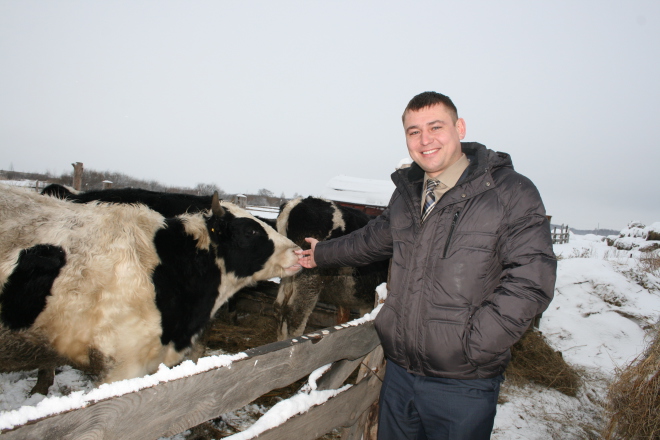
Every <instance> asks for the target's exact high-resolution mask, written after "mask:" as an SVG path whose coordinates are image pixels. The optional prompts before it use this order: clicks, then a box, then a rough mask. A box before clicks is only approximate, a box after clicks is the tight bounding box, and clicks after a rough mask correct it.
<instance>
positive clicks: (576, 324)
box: [493, 235, 660, 440]
mask: <svg viewBox="0 0 660 440" xmlns="http://www.w3.org/2000/svg"><path fill="white" fill-rule="evenodd" d="M602 239H603V237H598V236H594V235H586V236H577V235H572V236H571V239H570V243H569V244H561V245H555V253H556V254H557V255H558V257H560V258H561V259H560V261H559V265H558V273H557V286H556V289H555V298H554V300H553V301H552V303H551V304H550V307H549V308H548V310H547V311H546V312H545V313H544V314H543V318H542V320H541V325H540V330H541V331H542V332H543V335H544V336H545V337H546V338H547V339H548V341H549V343H550V344H551V346H552V347H553V348H554V349H556V350H559V351H561V352H562V354H563V357H564V359H565V360H566V361H567V362H568V363H569V364H571V365H573V366H575V367H577V368H578V369H579V370H580V371H582V378H583V382H584V383H583V385H582V387H581V389H580V391H579V392H578V395H577V397H575V398H573V397H568V396H565V395H563V394H561V393H559V392H557V391H554V390H548V389H544V388H542V387H538V386H533V385H530V386H526V387H524V388H517V387H512V386H507V384H506V382H505V385H504V388H503V395H504V396H506V398H507V400H508V401H507V402H506V403H504V404H502V405H500V406H499V407H498V413H497V417H496V418H495V429H494V434H493V439H498V440H518V439H519V440H523V439H524V440H545V439H585V438H598V437H597V436H596V435H595V434H596V433H597V432H598V431H599V429H600V428H602V426H603V422H604V414H603V412H602V403H603V401H604V400H605V396H606V392H607V386H608V384H609V382H610V381H611V380H612V379H613V377H614V374H615V370H616V368H617V367H625V365H626V364H627V363H628V362H629V361H631V360H632V359H633V358H634V357H635V356H637V355H638V354H640V353H641V352H642V351H643V349H644V346H645V336H646V330H647V329H648V328H649V327H650V326H651V325H653V324H655V323H657V322H658V320H659V318H660V289H659V287H660V283H659V282H660V279H659V278H658V277H657V275H658V274H657V273H656V276H653V275H650V274H643V273H640V272H639V270H638V264H639V252H638V251H619V250H617V249H615V248H612V247H608V246H607V245H606V244H605V243H604V242H603V241H602ZM640 281H641V282H643V283H644V284H646V285H647V286H650V288H645V287H642V286H641V285H640V284H639V282H640Z"/></svg>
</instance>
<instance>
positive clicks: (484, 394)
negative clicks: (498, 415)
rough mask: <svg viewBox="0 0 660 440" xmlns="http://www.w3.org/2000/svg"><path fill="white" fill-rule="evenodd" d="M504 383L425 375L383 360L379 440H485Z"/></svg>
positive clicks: (490, 428) (500, 379)
mask: <svg viewBox="0 0 660 440" xmlns="http://www.w3.org/2000/svg"><path fill="white" fill-rule="evenodd" d="M502 380H503V378H502V376H498V377H495V378H492V379H473V380H459V379H443V378H438V377H424V376H418V375H415V374H411V373H408V372H407V371H406V370H405V369H404V368H402V367H400V366H398V365H396V364H395V363H394V362H391V361H387V369H386V372H385V379H384V380H383V386H382V388H381V390H380V408H379V412H378V440H427V439H428V440H486V439H489V438H490V434H491V431H492V430H493V422H494V420H495V411H496V409H497V397H498V395H499V393H500V383H502Z"/></svg>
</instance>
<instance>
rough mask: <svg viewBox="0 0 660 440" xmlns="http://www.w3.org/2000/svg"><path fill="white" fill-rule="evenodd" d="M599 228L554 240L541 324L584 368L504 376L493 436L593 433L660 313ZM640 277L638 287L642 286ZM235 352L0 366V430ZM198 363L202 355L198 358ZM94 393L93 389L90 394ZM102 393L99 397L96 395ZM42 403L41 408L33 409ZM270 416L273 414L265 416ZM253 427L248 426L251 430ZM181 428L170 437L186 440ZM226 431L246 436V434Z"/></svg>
mask: <svg viewBox="0 0 660 440" xmlns="http://www.w3.org/2000/svg"><path fill="white" fill-rule="evenodd" d="M602 239H603V237H598V236H594V235H587V236H575V235H573V236H571V242H570V244H562V245H555V252H556V254H557V255H558V256H559V257H560V261H559V269H558V279H557V288H556V291H555V299H554V300H553V302H552V303H551V304H550V307H549V308H548V310H547V311H546V312H545V313H544V315H543V319H542V320H541V326H540V328H541V331H542V332H543V334H544V335H545V336H546V338H547V339H548V340H549V342H550V344H551V345H552V346H553V347H554V348H555V349H557V350H559V351H561V352H562V353H563V356H564V359H566V361H567V362H569V363H570V364H572V365H573V366H575V367H577V368H578V369H579V370H580V371H581V372H582V374H583V379H584V384H583V386H582V387H581V389H580V391H579V393H578V395H577V397H575V398H572V397H567V396H565V395H563V394H561V393H559V392H557V391H554V390H547V389H544V388H542V387H538V386H534V385H529V386H525V387H522V388H518V387H514V386H511V385H509V384H507V383H506V382H505V383H504V386H503V389H502V395H503V396H504V397H505V400H506V402H505V403H503V404H501V405H500V406H499V407H498V413H497V417H496V419H495V429H494V434H493V439H498V440H516V439H520V440H522V439H525V440H537V439H538V440H541V439H584V438H598V437H597V436H595V433H596V432H598V430H599V429H600V427H602V424H603V417H604V415H603V413H602V402H603V400H604V398H605V393H606V390H607V385H608V383H609V381H611V379H612V378H613V377H614V374H615V371H616V368H617V367H623V366H625V365H626V363H627V362H629V361H630V360H632V359H633V358H634V357H635V356H636V355H638V354H640V353H641V351H642V350H643V348H644V345H645V335H646V330H647V329H648V328H649V327H650V326H651V325H653V324H655V323H657V322H658V320H659V318H660V278H658V274H657V273H656V274H655V276H654V275H652V274H647V273H642V272H640V271H639V268H638V265H639V252H638V251H635V250H628V251H620V250H617V249H614V248H613V247H608V246H607V245H606V243H605V242H603V240H602ZM643 286H645V287H643ZM238 358H240V354H239V355H236V356H233V357H230V356H213V357H210V358H204V360H206V365H201V366H195V365H191V364H192V363H188V364H187V365H182V366H180V367H175V368H172V369H162V371H159V372H158V373H156V374H154V375H152V376H147V377H145V378H138V379H133V380H131V381H123V382H122V383H121V385H120V384H111V385H105V386H102V387H100V388H98V389H96V390H94V389H92V387H91V385H90V384H89V382H88V381H87V380H86V379H85V377H84V376H83V375H81V374H80V373H78V372H77V371H75V370H73V369H71V368H63V369H62V370H61V371H60V372H59V373H58V374H57V376H56V378H55V384H54V385H53V386H52V387H51V389H50V392H49V395H48V397H44V396H41V395H35V396H32V397H30V398H28V397H27V392H28V391H29V389H30V388H31V387H32V386H33V385H34V383H35V381H36V371H34V372H20V373H10V374H0V429H2V428H7V427H10V426H13V425H15V424H17V423H24V422H21V420H24V419H25V418H26V417H27V419H30V418H33V417H34V416H33V415H34V414H43V411H44V410H46V412H48V411H51V412H57V411H58V410H60V409H64V408H70V407H75V406H76V405H84V404H85V402H90V401H94V400H98V399H99V398H105V397H107V396H108V395H113V393H114V394H122V393H124V392H128V391H130V390H131V389H139V388H142V387H146V386H150V384H153V383H154V381H156V382H157V381H161V380H170V379H171V378H173V377H176V376H178V375H187V374H191V372H194V370H195V369H196V368H204V369H206V368H213V366H214V365H224V364H226V363H227V362H231V361H233V360H235V359H238ZM200 362H201V360H200ZM313 379H314V378H312V380H310V384H309V386H308V387H306V388H305V389H304V390H302V391H301V394H299V395H298V396H297V397H295V399H297V400H296V401H294V400H293V399H294V398H292V399H289V401H284V402H281V404H278V405H277V406H276V407H273V408H272V409H271V410H270V412H268V413H267V414H268V415H267V417H262V420H261V424H262V425H266V424H268V425H272V424H273V423H277V421H278V420H282V419H283V418H284V417H285V415H286V413H291V412H294V413H295V412H300V411H304V410H305V408H306V406H308V405H310V404H311V402H314V401H320V400H323V399H324V398H328V396H329V394H328V393H326V394H328V396H326V395H325V394H320V392H318V391H315V390H314V380H313ZM97 394H98V395H97ZM99 396H102V397H99ZM39 411H41V412H39ZM265 411H267V409H266V408H263V407H257V406H256V405H251V406H249V408H248V407H246V408H243V409H241V410H237V411H234V412H233V413H231V414H227V415H226V418H227V419H231V420H232V422H233V423H232V425H234V426H241V427H242V428H247V427H248V425H249V423H251V421H252V420H254V418H255V417H257V416H259V415H261V414H263V413H264V412H265ZM268 419H270V421H268ZM254 428H255V427H253V430H254ZM184 438H185V435H178V436H175V437H172V440H183V439H184ZM230 438H233V439H236V440H237V439H238V438H249V436H247V432H246V433H241V434H237V435H236V436H234V437H230Z"/></svg>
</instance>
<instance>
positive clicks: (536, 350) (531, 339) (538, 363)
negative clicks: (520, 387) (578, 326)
mask: <svg viewBox="0 0 660 440" xmlns="http://www.w3.org/2000/svg"><path fill="white" fill-rule="evenodd" d="M505 374H506V379H507V380H510V381H511V382H512V383H514V384H516V383H517V384H520V383H524V382H527V381H531V382H534V383H536V384H539V385H543V386H545V387H548V388H554V389H556V390H557V391H560V392H562V393H564V394H566V395H567V396H571V397H575V395H576V394H577V390H578V387H579V386H580V380H579V376H578V374H577V372H576V371H575V370H574V369H573V368H572V367H571V366H570V365H568V364H567V363H566V361H565V360H564V358H563V357H562V355H561V353H560V352H558V351H555V350H554V349H553V348H552V347H550V345H548V342H547V341H546V339H545V338H544V337H543V335H542V334H541V332H539V331H538V330H534V329H529V330H527V332H526V333H525V334H524V335H523V337H522V338H521V339H520V341H518V342H517V343H516V344H515V345H514V346H513V347H511V363H510V364H509V366H508V367H507V369H506V373H505Z"/></svg>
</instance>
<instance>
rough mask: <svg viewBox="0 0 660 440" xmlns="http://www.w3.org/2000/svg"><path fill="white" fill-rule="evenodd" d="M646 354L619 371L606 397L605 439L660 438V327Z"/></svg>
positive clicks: (633, 439)
mask: <svg viewBox="0 0 660 440" xmlns="http://www.w3.org/2000/svg"><path fill="white" fill-rule="evenodd" d="M652 335H653V340H652V341H651V343H650V344H649V346H648V347H647V349H646V351H645V352H644V353H643V354H642V355H641V356H639V357H637V358H636V359H635V360H633V361H632V362H631V363H630V364H628V366H627V367H626V368H625V369H623V370H619V371H617V373H618V379H617V380H616V381H615V382H614V383H613V384H612V385H611V386H610V388H609V391H608V394H607V399H608V402H607V411H608V413H609V414H610V418H609V421H608V424H607V426H606V428H605V433H604V437H605V439H620V438H621V439H631V440H635V439H648V440H654V439H660V324H658V325H656V327H655V329H654V330H653V333H652Z"/></svg>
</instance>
